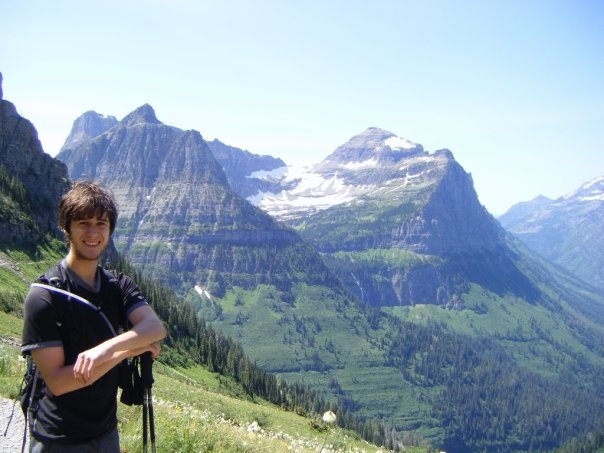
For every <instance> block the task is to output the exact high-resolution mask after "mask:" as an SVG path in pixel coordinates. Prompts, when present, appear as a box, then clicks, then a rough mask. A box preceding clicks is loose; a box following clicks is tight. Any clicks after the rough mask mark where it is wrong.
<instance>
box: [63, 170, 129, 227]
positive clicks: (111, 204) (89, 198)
mask: <svg viewBox="0 0 604 453" xmlns="http://www.w3.org/2000/svg"><path fill="white" fill-rule="evenodd" d="M104 214H107V217H108V219H109V231H110V234H113V231H114V230H115V224H116V223H117V214H118V209H117V204H116V203H115V200H114V199H113V196H112V194H111V193H109V191H107V190H105V189H104V188H103V187H101V186H100V185H99V184H98V183H96V182H92V181H77V182H75V183H73V185H72V186H71V189H70V190H69V191H68V192H67V193H66V194H65V195H64V196H63V198H62V199H61V203H60V204H59V226H60V227H61V228H62V229H63V231H65V232H66V233H67V234H70V225H71V221H72V220H76V219H90V218H92V217H94V216H95V215H96V216H99V217H100V216H102V215H104Z"/></svg>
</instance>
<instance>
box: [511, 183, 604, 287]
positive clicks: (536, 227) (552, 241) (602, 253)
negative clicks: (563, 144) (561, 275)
mask: <svg viewBox="0 0 604 453" xmlns="http://www.w3.org/2000/svg"><path fill="white" fill-rule="evenodd" d="M499 221H500V222H501V224H502V225H503V226H504V227H505V228H506V229H508V230H509V231H511V232H512V233H514V235H516V237H518V238H520V239H521V240H522V241H523V242H525V243H526V244H527V245H528V246H529V247H530V248H531V249H533V250H535V251H536V252H538V253H539V254H541V255H543V256H544V257H545V258H547V259H548V260H550V261H552V262H554V263H556V264H559V265H560V266H562V267H563V268H565V269H566V270H568V271H570V272H571V273H573V274H574V275H576V276H578V277H580V278H582V279H583V280H585V281H586V282H587V283H589V284H590V285H593V286H595V287H597V288H599V289H601V290H604V268H603V267H602V263H603V262H604V176H602V177H599V178H595V179H593V180H591V181H587V182H586V183H584V184H583V185H581V186H580V187H579V188H578V189H577V190H575V191H573V192H571V193H569V194H567V195H565V196H562V197H560V198H558V199H557V200H552V199H549V198H547V197H544V196H539V197H537V198H535V199H533V200H531V201H529V202H524V203H519V204H516V205H514V206H512V207H511V208H510V209H509V210H508V211H507V212H506V213H505V214H504V215H502V216H501V217H499Z"/></svg>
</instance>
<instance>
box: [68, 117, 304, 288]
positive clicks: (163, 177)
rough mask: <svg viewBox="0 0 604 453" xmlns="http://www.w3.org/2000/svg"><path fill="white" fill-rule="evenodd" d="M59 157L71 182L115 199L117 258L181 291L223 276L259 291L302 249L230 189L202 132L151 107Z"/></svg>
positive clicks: (289, 232) (296, 240)
mask: <svg viewBox="0 0 604 453" xmlns="http://www.w3.org/2000/svg"><path fill="white" fill-rule="evenodd" d="M57 157H58V158H59V159H61V160H63V161H64V162H66V164H67V165H68V168H69V171H70V175H71V177H72V178H74V179H79V178H92V179H95V180H97V181H99V182H101V183H102V184H104V185H105V186H107V187H109V188H110V189H111V190H112V191H113V193H114V195H115V197H116V200H117V202H118V204H119V206H120V218H119V221H118V225H117V228H116V231H115V234H114V240H115V243H116V247H117V248H118V250H120V251H122V252H125V253H126V254H127V255H128V257H129V258H130V259H131V260H132V261H133V263H134V264H138V265H141V266H142V267H144V268H145V269H147V270H149V271H151V272H153V273H155V274H156V275H157V276H159V277H161V278H164V279H166V278H168V277H167V276H168V275H170V278H171V279H172V281H171V282H170V283H171V284H174V285H176V286H178V284H179V282H180V283H182V284H183V285H185V286H187V285H188V287H189V288H192V287H193V286H194V285H196V284H200V285H201V284H203V285H207V284H208V281H209V280H212V278H214V277H215V276H216V275H217V273H224V274H228V275H229V276H231V277H232V278H233V279H237V278H238V277H241V279H242V280H245V281H247V282H248V284H249V282H252V284H255V283H257V282H258V281H261V280H263V279H266V278H269V279H270V278H273V277H266V275H268V273H267V272H266V267H267V266H268V267H271V266H273V265H274V262H279V261H280V260H281V258H280V256H281V255H282V256H285V255H287V253H285V252H284V249H287V248H290V247H298V246H301V240H300V238H299V237H298V235H297V234H296V233H294V232H293V231H292V230H290V229H288V228H285V227H283V226H281V225H279V224H278V223H276V222H275V221H274V220H273V219H272V218H271V217H270V216H268V215H267V214H265V213H263V212H262V211H261V210H259V209H258V208H255V207H254V206H253V205H251V204H250V203H249V202H247V201H245V200H244V199H243V198H241V197H239V196H238V195H237V194H236V193H234V192H233V191H232V190H231V189H230V188H229V185H228V182H227V178H226V176H225V173H224V171H223V170H222V168H221V166H220V164H219V163H218V161H217V160H216V159H215V157H214V155H213V154H212V152H211V151H210V149H209V148H208V146H207V144H206V142H205V141H204V140H203V138H202V137H201V134H199V132H197V131H183V130H181V129H178V128H175V127H171V126H167V125H165V124H163V123H161V122H160V121H159V120H158V119H157V117H156V116H155V113H154V111H153V109H152V108H151V107H150V106H148V105H144V106H142V107H140V108H139V109H137V110H135V111H134V112H132V113H131V114H129V115H128V116H126V117H125V118H124V119H123V120H122V121H120V122H119V123H118V124H116V125H115V126H114V127H112V128H111V129H109V130H107V131H105V132H104V133H102V134H100V135H98V136H96V137H95V138H92V139H91V140H89V141H87V142H82V143H80V144H79V145H77V146H75V147H74V148H72V149H67V150H64V151H63V152H61V153H60V154H59V155H58V156H57ZM269 248H270V249H271V250H269ZM280 252H281V253H280ZM273 254H276V255H277V256H272V255H273ZM267 260H268V261H271V260H272V261H273V263H272V264H271V263H267ZM290 265H293V264H291V263H290V264H287V263H283V266H284V268H285V269H286V268H287V267H288V266H290ZM168 271H169V272H168ZM212 273H214V274H212ZM210 274H212V275H213V276H211V275H210ZM229 278H230V277H229ZM184 282H186V283H184Z"/></svg>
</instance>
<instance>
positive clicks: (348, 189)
mask: <svg viewBox="0 0 604 453" xmlns="http://www.w3.org/2000/svg"><path fill="white" fill-rule="evenodd" d="M282 176H283V184H284V185H287V183H291V182H295V183H296V184H295V185H294V187H293V188H292V189H288V190H282V191H281V192H279V193H270V192H262V191H259V192H258V193H256V194H255V195H253V196H250V197H248V198H247V200H248V201H249V202H250V203H252V204H254V205H256V206H258V207H259V208H261V209H263V210H265V211H266V212H268V213H269V214H271V215H273V216H275V217H279V218H287V217H295V216H296V215H297V214H298V213H300V212H309V211H310V212H317V211H320V210H323V209H327V208H330V207H331V206H335V205H338V204H342V203H348V202H350V201H352V200H354V199H355V198H357V197H358V196H359V195H360V194H363V193H367V192H369V191H370V190H371V189H372V188H373V186H369V185H366V186H355V185H349V184H346V183H345V181H344V179H342V178H341V177H340V176H339V175H338V173H337V172H335V173H334V174H333V176H331V177H325V176H323V175H322V174H320V173H317V172H314V171H313V170H312V169H311V168H309V167H296V166H292V167H288V169H287V172H286V173H284V174H283V175H282Z"/></svg>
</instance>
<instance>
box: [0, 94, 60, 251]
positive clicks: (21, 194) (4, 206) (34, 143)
mask: <svg viewBox="0 0 604 453" xmlns="http://www.w3.org/2000/svg"><path fill="white" fill-rule="evenodd" d="M0 180H1V183H0V186H1V187H0V198H1V199H2V203H1V206H0V238H2V241H3V242H11V243H28V244H36V243H38V242H39V241H40V240H41V239H42V238H43V237H44V236H45V235H46V233H47V232H48V231H51V232H53V233H54V234H56V235H59V234H60V232H59V229H58V222H57V206H58V204H59V200H60V199H61V196H62V195H63V194H64V193H65V192H66V191H67V189H68V186H69V181H68V178H67V168H66V167H65V165H64V164H62V163H61V162H59V161H58V160H56V159H54V158H52V157H51V156H49V155H48V154H45V153H44V150H43V149H42V145H41V144H40V141H39V140H38V133H37V132H36V130H35V128H34V126H33V125H32V124H31V122H29V121H28V120H27V119H25V118H23V117H21V116H20V115H19V114H18V113H17V110H16V108H15V106H14V105H13V104H12V103H10V102H9V101H5V100H2V99H0Z"/></svg>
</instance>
